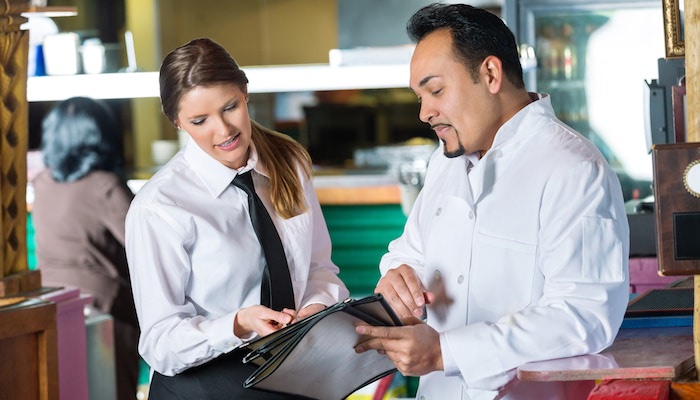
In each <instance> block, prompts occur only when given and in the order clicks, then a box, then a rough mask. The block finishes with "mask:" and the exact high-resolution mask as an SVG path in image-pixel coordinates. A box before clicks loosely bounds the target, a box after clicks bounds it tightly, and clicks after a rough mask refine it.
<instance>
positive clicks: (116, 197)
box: [32, 97, 140, 400]
mask: <svg viewBox="0 0 700 400" xmlns="http://www.w3.org/2000/svg"><path fill="white" fill-rule="evenodd" d="M120 149H121V143H120V136H119V134H118V131H117V128H116V124H115V119H114V118H113V115H112V114H111V110H110V109H109V108H107V106H106V105H105V104H104V103H101V102H98V101H96V100H92V99H89V98H85V97H75V98H70V99H68V100H65V101H63V102H61V103H59V104H58V105H57V106H56V107H55V108H54V109H53V110H51V112H50V113H49V114H48V115H47V116H46V118H45V119H44V121H43V126H42V142H41V150H42V153H43V156H44V163H45V164H46V166H47V169H45V170H44V171H42V172H41V173H39V174H38V175H37V176H36V177H35V178H34V179H33V181H32V183H33V186H34V191H35V200H34V204H33V206H32V218H33V223H34V226H35V231H36V236H35V238H36V245H37V249H36V254H37V261H38V267H39V269H40V270H41V276H42V283H43V284H44V285H45V286H72V287H77V288H80V289H81V291H82V292H84V293H87V294H90V295H91V296H92V298H93V304H92V305H93V306H94V307H95V308H97V309H99V310H100V311H102V312H105V313H109V314H111V315H112V317H113V322H114V347H115V348H114V350H115V351H114V354H115V357H116V369H117V374H116V378H117V395H118V396H117V398H118V399H120V400H133V399H134V398H135V397H136V388H137V382H138V375H139V365H140V358H139V354H138V351H137V343H138V337H139V332H138V323H137V320H136V311H135V309H134V300H133V298H132V295H131V284H130V283H129V271H128V268H127V264H126V253H125V251H124V218H125V217H126V212H127V210H128V209H129V203H130V202H131V199H132V198H133V194H132V193H131V191H130V190H129V188H128V187H127V186H126V182H125V181H124V179H123V178H122V176H121V175H120V174H119V170H120V167H121V151H120Z"/></svg>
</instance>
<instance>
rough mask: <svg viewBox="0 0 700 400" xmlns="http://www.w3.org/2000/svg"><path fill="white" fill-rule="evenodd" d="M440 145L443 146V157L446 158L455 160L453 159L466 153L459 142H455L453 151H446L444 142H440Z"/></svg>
mask: <svg viewBox="0 0 700 400" xmlns="http://www.w3.org/2000/svg"><path fill="white" fill-rule="evenodd" d="M458 139H459V138H458ZM442 144H443V145H444V146H445V147H444V154H445V157H447V158H455V157H459V156H463V155H464V154H465V153H466V152H467V150H466V149H465V148H464V146H462V143H460V142H459V140H457V144H458V146H457V149H455V150H453V151H448V150H447V147H446V146H447V143H446V142H445V140H443V141H442Z"/></svg>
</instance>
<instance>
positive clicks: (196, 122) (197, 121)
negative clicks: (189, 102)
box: [191, 119, 204, 125]
mask: <svg viewBox="0 0 700 400" xmlns="http://www.w3.org/2000/svg"><path fill="white" fill-rule="evenodd" d="M203 123H204V119H196V120H194V121H192V122H191V124H192V125H202V124H203Z"/></svg>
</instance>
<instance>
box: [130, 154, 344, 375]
mask: <svg viewBox="0 0 700 400" xmlns="http://www.w3.org/2000/svg"><path fill="white" fill-rule="evenodd" d="M251 146H252V145H251ZM250 169H253V172H254V173H253V181H254V184H255V189H256V192H257V193H258V195H259V196H260V198H261V200H262V202H263V203H264V204H265V207H266V208H267V209H268V211H269V213H270V217H271V218H272V220H273V222H274V223H275V226H276V227H277V231H278V233H279V236H280V239H281V240H282V244H283V246H284V249H285V254H286V257H287V262H288V264H289V272H290V275H291V280H292V285H293V287H294V295H295V301H296V306H297V310H300V309H302V308H303V307H306V306H308V305H310V304H314V303H322V304H325V305H331V304H334V303H336V302H338V301H341V300H343V299H345V298H346V297H347V296H348V291H347V289H346V287H345V285H344V284H343V283H342V282H341V281H340V279H339V278H338V276H337V274H338V268H337V267H336V266H335V265H334V264H333V263H332V262H331V259H330V256H331V242H330V237H329V235H328V229H327V227H326V224H325V220H324V218H323V214H322V213H321V208H320V205H319V203H318V199H317V197H316V193H315V191H314V188H313V183H312V181H311V180H309V179H307V178H306V177H305V176H304V175H303V173H302V172H301V171H300V172H299V176H300V177H301V180H302V182H303V191H304V195H305V198H306V201H307V204H306V205H307V207H308V210H307V211H306V212H304V213H303V214H300V215H297V216H295V217H292V218H290V219H282V218H281V217H280V216H279V215H277V213H275V212H274V208H273V207H272V205H271V204H270V196H269V179H268V177H267V176H266V172H265V169H264V167H263V165H262V164H260V163H258V162H257V153H256V152H255V149H254V148H253V147H251V156H250V159H249V160H248V163H247V165H246V166H245V167H243V168H241V169H240V170H238V171H236V170H233V169H229V168H228V167H226V166H224V165H223V164H221V163H220V162H218V161H216V160H215V159H213V158H212V157H211V156H209V155H208V154H206V153H205V152H204V151H203V150H202V149H200V148H199V146H197V145H196V144H195V143H194V142H191V141H190V142H189V143H188V144H187V145H186V147H185V148H184V149H183V150H181V151H180V152H178V153H177V154H176V155H175V156H174V157H173V158H172V159H171V160H170V161H169V162H168V163H167V164H166V165H164V166H163V167H162V168H161V169H160V170H159V171H158V172H157V173H156V174H155V175H154V176H153V177H152V178H151V179H150V180H149V181H148V182H147V183H146V184H145V185H144V186H143V188H142V189H141V190H139V192H138V194H137V195H136V197H135V199H134V200H133V202H132V203H131V207H130V209H129V213H128V215H127V218H126V252H127V258H128V262H129V270H130V274H131V281H132V284H133V290H134V300H135V304H136V310H137V313H138V317H139V324H140V328H141V338H140V341H139V352H140V353H141V355H142V356H143V358H144V360H145V361H146V362H147V363H148V364H149V365H150V366H151V368H153V369H155V370H156V371H158V372H160V373H161V374H163V375H170V376H172V375H174V374H177V373H179V372H181V371H183V370H185V369H187V368H189V367H193V366H196V365H199V364H203V363H205V362H207V361H209V360H211V359H213V358H215V357H217V356H219V355H221V354H223V353H227V352H229V351H231V350H233V349H234V348H236V347H237V346H239V345H240V344H242V343H243V342H245V341H248V340H250V339H252V338H253V336H254V335H250V336H249V337H244V338H239V337H236V336H234V334H233V321H234V318H235V315H236V312H237V311H238V310H239V309H241V308H244V307H249V306H252V305H256V304H260V284H261V280H262V271H263V267H264V264H265V261H264V257H263V253H262V249H261V247H260V244H259V242H258V239H257V237H256V235H255V231H254V230H253V226H252V224H251V221H250V216H249V214H248V201H247V196H246V194H245V192H243V190H241V189H239V188H236V187H235V186H233V185H231V181H232V180H233V178H234V177H235V176H236V175H237V174H238V173H242V172H245V171H247V170H250ZM271 210H272V211H271ZM270 211H271V212H270Z"/></svg>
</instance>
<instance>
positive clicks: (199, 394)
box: [148, 349, 308, 400]
mask: <svg viewBox="0 0 700 400" xmlns="http://www.w3.org/2000/svg"><path fill="white" fill-rule="evenodd" d="M247 353H248V352H247V351H246V350H245V349H239V350H234V351H232V352H231V353H228V354H224V355H221V356H219V357H217V358H216V359H214V360H211V361H209V362H208V363H206V364H203V365H199V366H196V367H192V368H190V369H187V370H185V371H183V372H181V373H179V374H177V375H175V376H165V375H161V374H159V373H158V372H155V371H154V372H153V378H152V380H151V385H150V388H149V391H148V400H234V399H235V400H239V399H240V400H285V399H308V398H306V397H297V396H293V395H290V394H277V393H272V392H266V391H262V390H256V389H246V388H244V387H243V382H244V381H245V380H246V379H247V378H248V376H250V375H251V374H252V373H253V372H255V370H256V369H257V366H255V365H245V364H243V363H242V362H241V360H242V359H243V356H245V355H246V354H247Z"/></svg>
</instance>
